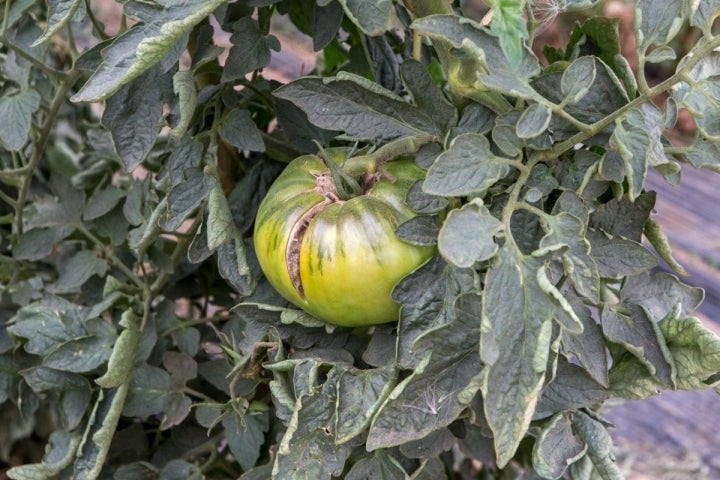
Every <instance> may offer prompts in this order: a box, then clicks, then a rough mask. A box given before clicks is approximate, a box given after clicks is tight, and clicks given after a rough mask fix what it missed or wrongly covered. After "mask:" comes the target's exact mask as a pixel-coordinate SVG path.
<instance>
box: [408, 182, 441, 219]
mask: <svg viewBox="0 0 720 480" xmlns="http://www.w3.org/2000/svg"><path fill="white" fill-rule="evenodd" d="M422 186H423V180H418V181H417V182H415V183H414V184H413V186H412V187H410V190H408V193H407V197H406V198H405V200H406V201H407V204H408V206H409V207H410V208H412V209H413V210H415V211H416V212H418V213H426V214H429V213H438V212H440V211H441V210H444V209H445V208H446V207H447V206H448V201H447V199H446V198H444V197H440V196H437V195H430V194H429V193H425V192H423V189H422Z"/></svg>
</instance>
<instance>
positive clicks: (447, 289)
mask: <svg viewBox="0 0 720 480" xmlns="http://www.w3.org/2000/svg"><path fill="white" fill-rule="evenodd" d="M473 280H474V276H473V273H472V271H470V270H468V269H459V268H455V267H452V266H451V265H448V264H447V263H445V261H443V260H442V258H441V257H439V256H435V257H433V258H431V259H430V260H429V261H428V262H427V263H425V264H424V265H423V266H421V267H420V268H418V269H417V270H415V271H414V272H412V273H411V274H410V275H408V276H407V277H405V278H404V279H402V280H401V281H400V283H398V285H397V286H396V287H395V289H394V290H393V299H394V300H395V301H396V302H398V303H400V304H402V307H401V308H400V323H399V326H398V340H397V342H398V343H397V349H398V359H397V361H398V363H399V364H400V365H401V366H403V367H405V368H412V366H414V365H415V364H417V362H419V361H420V360H421V359H422V357H423V355H422V354H421V353H420V351H421V350H417V351H416V350H415V347H414V343H415V341H416V340H418V339H419V338H421V337H422V336H423V335H426V334H428V332H431V331H433V329H435V328H438V327H440V326H442V325H445V324H447V323H449V322H450V321H451V320H452V318H453V317H454V315H455V314H454V311H453V302H454V300H455V298H456V297H457V296H458V295H460V294H461V293H464V292H469V291H470V290H471V289H472V287H473ZM438 298H442V299H443V301H442V302H438V301H437V299H438ZM387 360H391V359H387Z"/></svg>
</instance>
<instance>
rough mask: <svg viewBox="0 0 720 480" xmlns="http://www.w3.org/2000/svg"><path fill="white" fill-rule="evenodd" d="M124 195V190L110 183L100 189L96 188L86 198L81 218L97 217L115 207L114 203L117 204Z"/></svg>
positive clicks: (93, 218) (90, 218)
mask: <svg viewBox="0 0 720 480" xmlns="http://www.w3.org/2000/svg"><path fill="white" fill-rule="evenodd" d="M124 196H125V192H124V191H122V190H121V189H119V188H117V187H115V186H112V185H111V186H109V187H107V188H103V189H101V190H96V191H95V192H93V194H92V195H91V196H90V198H89V199H88V201H87V205H85V210H84V211H83V220H85V221H88V220H95V219H96V218H98V217H102V216H103V215H105V214H106V213H108V212H109V211H110V210H112V209H113V208H115V205H117V204H118V202H120V199H121V198H123V197H124Z"/></svg>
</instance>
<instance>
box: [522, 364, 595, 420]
mask: <svg viewBox="0 0 720 480" xmlns="http://www.w3.org/2000/svg"><path fill="white" fill-rule="evenodd" d="M608 398H609V394H608V393H607V391H606V389H605V388H604V387H603V386H602V385H600V384H599V383H597V382H596V381H595V380H593V379H592V378H591V377H590V375H589V374H587V373H586V372H585V370H583V369H582V368H581V367H579V366H577V365H574V364H572V363H570V362H568V361H567V360H566V359H565V358H564V357H560V358H559V359H558V364H557V371H556V372H555V377H554V378H553V380H552V382H550V383H549V384H548V385H546V386H545V388H543V391H542V397H541V398H540V402H538V406H537V409H536V413H537V414H538V415H548V414H555V413H558V412H563V411H567V410H578V409H581V408H593V407H594V406H596V405H600V404H601V403H602V402H604V401H605V400H607V399H608Z"/></svg>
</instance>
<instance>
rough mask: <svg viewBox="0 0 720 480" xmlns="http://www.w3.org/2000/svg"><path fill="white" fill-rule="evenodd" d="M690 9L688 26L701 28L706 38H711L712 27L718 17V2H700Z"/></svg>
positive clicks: (702, 0)
mask: <svg viewBox="0 0 720 480" xmlns="http://www.w3.org/2000/svg"><path fill="white" fill-rule="evenodd" d="M690 8H691V10H690V13H691V16H690V24H691V25H693V26H696V27H699V28H701V29H702V31H703V33H704V34H705V35H706V36H711V34H712V26H713V24H714V22H715V19H717V17H718V15H720V2H719V1H718V0H700V1H699V2H697V3H694V4H693V5H692V6H691V7H690Z"/></svg>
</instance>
